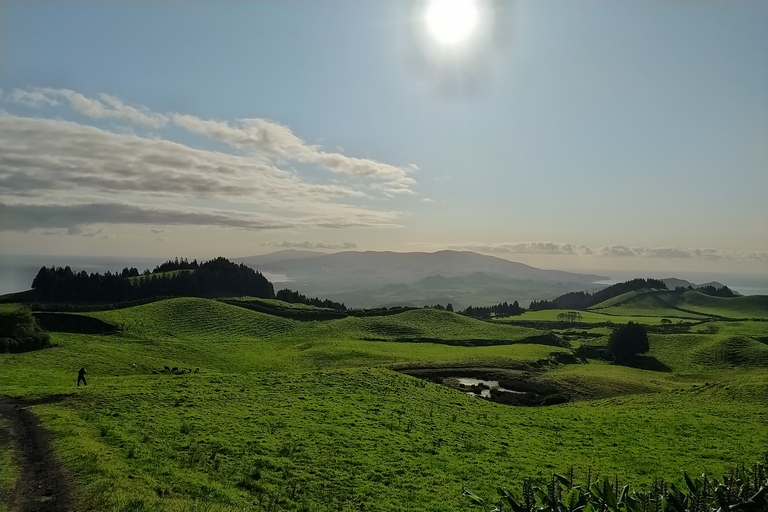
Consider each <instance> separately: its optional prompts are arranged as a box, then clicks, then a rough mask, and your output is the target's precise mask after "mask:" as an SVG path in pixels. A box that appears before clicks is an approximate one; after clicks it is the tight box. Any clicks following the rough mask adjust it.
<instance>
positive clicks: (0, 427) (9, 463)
mask: <svg viewBox="0 0 768 512" xmlns="http://www.w3.org/2000/svg"><path fill="white" fill-rule="evenodd" d="M0 434H1V435H0V467H2V471H0V511H10V510H12V507H13V505H14V503H13V494H14V493H13V490H14V488H15V487H16V482H17V481H18V479H19V469H18V465H17V464H16V452H15V447H14V446H13V444H12V443H11V424H10V422H9V421H8V420H7V419H6V418H4V417H0Z"/></svg>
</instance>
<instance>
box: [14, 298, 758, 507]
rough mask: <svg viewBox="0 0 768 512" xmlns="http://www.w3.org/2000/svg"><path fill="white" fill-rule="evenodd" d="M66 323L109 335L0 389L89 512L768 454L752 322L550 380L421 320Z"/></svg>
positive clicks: (292, 503) (656, 471)
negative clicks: (49, 438) (496, 382)
mask: <svg viewBox="0 0 768 512" xmlns="http://www.w3.org/2000/svg"><path fill="white" fill-rule="evenodd" d="M641 297H642V296H641V295H638V296H637V300H640V298H641ZM646 299H647V298H646ZM646 299H643V300H646ZM240 300H241V301H243V302H248V301H249V299H248V298H240ZM631 300H635V298H630V302H631ZM258 302H259V303H260V304H261V305H264V306H270V307H273V308H275V310H277V309H281V308H286V309H290V306H288V305H284V304H280V303H279V301H258ZM642 304H643V306H644V307H646V306H647V305H649V304H651V302H648V303H647V304H646V303H642ZM630 305H632V304H631V303H630ZM614 307H619V306H616V305H612V306H610V307H608V308H606V309H611V308H614ZM295 309H297V310H302V311H303V310H308V311H311V309H306V308H304V307H298V306H297V307H296V308H295ZM650 309H653V308H650ZM628 311H633V310H629V309H628ZM634 311H636V310H634ZM654 311H655V313H659V311H662V312H664V313H666V310H665V309H664V308H657V309H655V310H654ZM672 311H677V310H675V309H674V308H672ZM543 313H544V312H540V314H543ZM584 314H585V317H586V316H589V321H595V322H602V321H603V320H604V318H613V319H615V320H617V322H616V323H619V322H618V319H620V318H621V320H622V321H623V320H626V319H629V318H634V319H636V318H638V317H634V316H631V315H628V316H627V317H625V318H622V317H615V316H611V315H606V314H603V313H602V312H584ZM80 315H85V316H87V317H90V318H96V319H98V320H99V321H100V322H104V323H106V324H109V325H113V326H115V327H116V328H117V330H116V331H115V332H113V333H111V334H101V335H99V334H87V333H78V332H52V333H51V339H52V341H53V343H54V345H55V346H54V347H53V348H50V349H45V350H38V351H35V352H29V353H24V354H3V355H0V364H1V365H2V372H1V373H0V389H2V394H3V398H7V397H21V398H25V399H31V398H41V399H42V400H41V402H42V403H39V404H37V405H31V406H30V409H31V410H32V411H33V412H35V413H36V414H38V415H39V416H40V417H41V418H42V421H43V422H44V424H45V425H46V426H47V427H48V428H49V429H50V430H51V432H52V434H53V439H54V448H55V450H56V452H57V455H58V457H59V459H60V460H61V461H62V462H63V463H64V464H66V466H67V467H68V468H69V471H70V474H71V475H72V479H73V484H74V485H75V488H76V490H77V495H76V503H75V504H74V505H75V507H76V509H77V510H83V511H86V512H87V511H102V510H109V511H128V510H136V511H138V510H160V511H168V512H181V511H189V510H206V511H241V510H258V511H267V510H302V511H316V512H330V511H332V510H357V509H362V508H364V509H366V510H371V511H382V512H383V511H389V510H425V511H427V510H434V511H437V510H440V511H449V512H452V511H456V512H458V511H461V510H466V508H467V507H466V505H467V504H466V502H465V501H464V498H462V497H461V494H460V490H461V487H462V486H463V485H466V486H468V487H470V488H472V489H473V490H474V491H476V492H478V493H480V494H482V495H486V496H490V495H492V494H493V492H494V489H495V488H496V487H497V486H499V485H516V484H518V483H519V482H521V481H522V479H523V478H525V477H533V478H540V477H545V478H546V477H548V476H550V475H551V473H552V472H553V471H557V472H562V471H566V470H567V468H568V467H570V466H573V467H574V469H575V471H576V472H577V474H578V475H582V476H583V475H584V474H586V472H587V471H588V470H590V469H591V471H592V472H593V473H592V474H593V475H594V474H602V475H605V476H609V477H612V476H613V475H618V477H619V478H620V479H622V480H628V481H631V482H632V483H634V484H636V485H645V484H650V483H652V482H653V480H654V479H655V478H665V479H666V480H668V481H671V482H676V483H678V484H683V482H682V481H681V478H682V477H681V471H682V470H686V471H688V472H689V473H697V474H698V473H701V472H707V473H710V474H715V475H720V474H722V473H723V472H725V471H727V470H728V469H729V468H730V467H732V466H733V465H734V464H737V463H739V462H751V461H754V460H758V459H759V457H760V456H762V454H763V453H764V451H765V446H766V444H768V433H766V431H765V428H764V425H765V423H766V422H768V411H767V410H766V409H765V390H766V389H768V375H766V371H765V369H766V367H768V362H767V360H768V346H766V345H765V343H764V341H761V340H763V339H764V338H765V332H766V327H768V325H767V323H766V322H765V321H759V322H758V321H717V322H705V323H701V324H697V325H695V326H694V327H692V328H691V332H685V333H677V334H662V333H658V332H653V333H651V335H650V344H651V351H650V352H649V354H648V355H647V357H648V358H649V359H653V360H655V361H657V363H658V364H656V367H657V368H659V369H661V370H663V371H652V370H649V369H638V368H627V367H623V366H618V365H611V364H607V363H600V362H596V361H590V362H588V363H587V364H557V363H555V362H554V361H553V359H552V358H551V356H552V354H553V353H561V354H569V353H570V350H569V349H568V348H566V347H558V346H547V345H542V344H538V343H534V342H536V341H541V342H546V341H547V340H550V341H551V340H553V339H554V340H557V338H552V337H545V336H544V335H545V334H546V333H545V332H544V331H542V330H539V329H531V328H526V327H521V326H518V325H514V324H513V323H505V322H498V323H496V322H483V321H479V320H475V319H472V318H468V317H464V316H461V315H457V314H454V313H450V312H446V311H438V310H432V309H418V310H411V311H405V312H402V313H397V314H391V315H387V316H367V317H352V316H349V317H346V318H340V319H330V320H307V319H304V320H296V319H291V318H284V317H282V316H278V315H275V314H268V313H264V312H259V311H253V310H250V309H247V308H245V307H240V306H237V305H232V304H226V303H223V302H221V301H216V300H209V299H201V298H177V299H169V300H162V301H157V302H153V303H150V304H145V305H141V306H135V307H130V308H125V309H118V310H111V311H98V312H89V313H81V314H80ZM72 316H77V315H72ZM701 316H702V317H704V315H701ZM651 317H652V318H649V319H648V322H649V323H652V324H656V323H657V322H656V320H658V319H659V318H660V317H659V316H656V315H655V314H654V315H651ZM538 321H542V322H544V321H546V319H545V318H539V319H538ZM82 324H83V325H86V322H83V323H82ZM54 325H55V324H54ZM72 325H78V323H77V322H73V323H72ZM70 330H72V329H70ZM598 330H601V333H602V334H607V333H608V332H610V328H609V327H601V328H599V329H598ZM603 331H605V332H603ZM484 344H486V345H488V344H490V345H489V346H473V345H484ZM80 366H86V367H87V369H88V379H89V385H88V386H87V387H76V386H75V381H76V375H77V369H78V368H79V367H80ZM165 366H168V367H171V368H172V367H178V368H191V369H193V372H192V373H185V374H182V375H178V374H171V373H168V372H165V371H164V367H165ZM197 368H199V373H194V369H197ZM396 368H440V369H444V370H447V369H463V370H466V369H477V368H493V369H494V370H496V371H501V370H504V371H508V372H514V374H515V375H518V376H519V378H521V379H522V378H524V379H529V380H530V382H533V383H541V384H548V385H554V386H556V387H558V388H559V389H561V390H562V392H563V393H567V394H568V395H570V396H571V397H572V398H574V400H573V401H571V402H570V403H566V404H561V405H555V406H547V407H511V406H506V405H501V404H497V403H493V402H490V401H484V400H480V399H477V398H474V397H472V396H469V395H467V394H466V393H463V392H461V391H459V390H457V389H450V388H448V387H444V386H440V385H437V384H434V383H432V382H427V381H425V380H420V379H417V378H414V377H410V376H408V375H404V374H401V373H398V372H396V371H394V369H396ZM6 460H7V458H4V459H3V461H4V464H6V463H7V462H6ZM4 469H5V467H4ZM5 474H6V475H7V474H8V473H5ZM6 478H7V477H6ZM4 482H5V481H4ZM5 485H8V484H7V483H6V484H5ZM683 485H684V484H683Z"/></svg>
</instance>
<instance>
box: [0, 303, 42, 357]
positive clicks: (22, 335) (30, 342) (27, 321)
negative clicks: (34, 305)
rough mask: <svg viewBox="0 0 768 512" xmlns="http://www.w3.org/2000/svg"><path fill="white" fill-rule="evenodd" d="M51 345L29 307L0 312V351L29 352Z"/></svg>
mask: <svg viewBox="0 0 768 512" xmlns="http://www.w3.org/2000/svg"><path fill="white" fill-rule="evenodd" d="M50 346H51V338H50V336H49V335H48V333H47V332H45V331H44V330H42V329H41V328H40V326H39V325H38V324H37V322H36V321H35V317H34V316H32V311H30V310H29V308H26V307H22V308H18V309H16V310H13V311H8V312H3V313H0V352H29V351H31V350H38V349H41V348H47V347H50Z"/></svg>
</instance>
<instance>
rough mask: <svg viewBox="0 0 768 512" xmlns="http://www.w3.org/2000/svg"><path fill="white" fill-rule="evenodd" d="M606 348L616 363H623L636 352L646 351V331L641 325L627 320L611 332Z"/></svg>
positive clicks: (642, 352) (648, 347) (647, 348)
mask: <svg viewBox="0 0 768 512" xmlns="http://www.w3.org/2000/svg"><path fill="white" fill-rule="evenodd" d="M606 348H607V351H608V355H609V356H611V357H613V360H614V361H615V362H616V363H619V364H621V363H625V362H627V361H629V360H631V359H632V358H633V357H634V356H635V355H637V354H645V353H646V352H648V350H649V349H650V346H649V345H648V333H647V332H646V331H645V327H644V326H643V325H641V324H636V323H635V322H629V323H627V325H623V326H621V327H619V328H618V329H615V330H614V331H613V333H611V337H610V338H609V340H608V346H607V347H606Z"/></svg>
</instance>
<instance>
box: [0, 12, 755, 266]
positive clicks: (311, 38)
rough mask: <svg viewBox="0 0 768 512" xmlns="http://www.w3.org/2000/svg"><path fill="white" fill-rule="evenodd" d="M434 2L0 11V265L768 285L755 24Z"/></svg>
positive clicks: (733, 15)
mask: <svg viewBox="0 0 768 512" xmlns="http://www.w3.org/2000/svg"><path fill="white" fill-rule="evenodd" d="M438 1H439V0H438ZM444 1H447V2H448V3H449V5H448V7H445V6H443V7H445V8H446V9H449V10H448V21H446V20H445V19H444V18H439V17H436V16H437V15H435V14H434V13H435V12H436V11H435V9H437V8H438V7H439V6H438V7H435V5H434V4H430V3H428V2H386V1H380V2H373V1H370V2H368V1H364V2H324V1H308V2H302V1H292V2H267V1H263V2H234V1H233V2H226V1H225V2H212V1H209V2H206V1H201V2H159V1H150V2H127V1H125V2H120V1H110V2H91V1H81V2H68V1H65V0H64V1H58V2H44V1H15V0H3V1H2V3H0V109H1V112H0V255H2V254H5V255H25V254H45V255H51V256H56V255H88V256H94V255H103V256H126V257H127V256H132V257H144V256H149V257H157V258H158V259H160V260H163V259H166V258H169V257H174V256H182V257H189V258H190V259H191V258H198V259H207V258H211V257H215V256H218V255H223V256H226V257H244V256H249V255H255V254H262V253H267V252H272V251H275V250H280V249H287V248H294V249H306V250H323V251H338V250H391V251H437V250H441V249H454V250H473V251H477V252H482V253H485V254H492V255H495V256H499V257H503V258H507V259H511V260H514V261H521V262H524V263H528V264H531V265H534V266H538V267H541V268H561V269H569V270H578V269H584V270H591V269H648V270H676V269H681V270H691V271H712V272H718V271H723V272H725V271H728V272H743V273H749V272H751V273H759V274H766V273H767V272H766V268H768V267H767V266H766V263H768V238H767V237H766V233H768V201H766V199H765V197H766V191H767V190H768V2H764V1H739V0H728V1H724V0H723V1H717V0H706V1H696V0H691V1H668V2H646V1H631V0H627V1H622V2H613V1H600V0H598V1H578V0H567V1H556V0H552V1H547V2H534V1H528V2H511V1H510V2H488V1H485V2H483V1H481V0H477V1H475V2H473V1H472V0H444ZM453 4H456V5H458V6H459V7H461V8H463V9H469V11H464V12H460V14H459V15H455V14H454V16H455V19H452V18H451V17H450V16H451V12H453V11H450V6H451V5H453ZM459 4H460V5H459ZM467 20H469V21H467ZM451 23H453V25H452V24H451Z"/></svg>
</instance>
